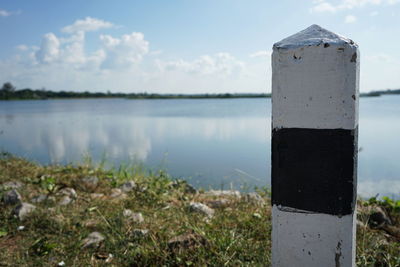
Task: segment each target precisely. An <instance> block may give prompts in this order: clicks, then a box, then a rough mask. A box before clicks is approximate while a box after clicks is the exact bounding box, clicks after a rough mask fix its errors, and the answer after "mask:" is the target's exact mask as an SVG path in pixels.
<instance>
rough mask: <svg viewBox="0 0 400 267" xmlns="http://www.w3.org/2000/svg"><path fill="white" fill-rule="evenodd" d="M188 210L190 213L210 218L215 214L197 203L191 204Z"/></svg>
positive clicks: (210, 209) (205, 206)
mask: <svg viewBox="0 0 400 267" xmlns="http://www.w3.org/2000/svg"><path fill="white" fill-rule="evenodd" d="M189 210H190V211H192V212H198V213H201V214H204V215H207V216H208V217H212V216H213V215H214V213H215V211H214V210H213V209H212V208H210V207H208V206H207V205H204V204H203V203H199V202H191V203H190V205H189Z"/></svg>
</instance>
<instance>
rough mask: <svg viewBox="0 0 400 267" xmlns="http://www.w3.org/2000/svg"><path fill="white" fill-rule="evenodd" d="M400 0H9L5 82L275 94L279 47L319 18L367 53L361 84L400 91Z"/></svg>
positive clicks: (3, 47)
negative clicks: (273, 60)
mask: <svg viewBox="0 0 400 267" xmlns="http://www.w3.org/2000/svg"><path fill="white" fill-rule="evenodd" d="M399 21H400V0H309V1H306V0H300V1H299V0H297V1H295V0H281V1H266V0H201V1H200V0H169V1H165V0H146V1H138V0H118V1H106V0H85V1H82V0H79V1H78V0H68V1H54V0H51V1H50V0H48V1H45V0H37V1H31V0H25V1H22V0H2V1H0V36H1V39H0V84H3V83H5V82H11V83H12V84H14V85H15V86H16V87H17V88H32V89H39V88H45V89H48V90H54V91H60V90H67V91H91V92H94V91H102V92H106V91H111V92H150V93H186V94H192V93H226V92H227V93H235V92H236V93H237V92H240V93H260V92H264V93H265V92H270V91H271V66H270V65H271V60H270V57H271V50H272V45H273V44H274V43H275V42H278V41H280V40H281V39H283V38H286V37H288V36H290V35H292V34H294V33H296V32H298V31H300V30H303V29H305V28H307V27H308V26H310V25H312V24H318V25H320V26H322V27H324V28H326V29H328V30H330V31H333V32H336V33H339V34H341V35H344V36H346V37H348V38H351V39H352V40H354V41H355V42H356V43H358V45H359V47H360V51H361V63H360V64H361V71H360V90H361V92H368V91H371V90H380V89H388V88H391V89H397V88H400V75H399V74H400V26H399V25H400V22H399Z"/></svg>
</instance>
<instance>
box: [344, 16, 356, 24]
mask: <svg viewBox="0 0 400 267" xmlns="http://www.w3.org/2000/svg"><path fill="white" fill-rule="evenodd" d="M356 21H357V18H356V17H355V16H353V15H347V16H346V17H345V18H344V22H345V23H354V22H356Z"/></svg>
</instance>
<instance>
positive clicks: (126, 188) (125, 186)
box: [120, 181, 136, 193]
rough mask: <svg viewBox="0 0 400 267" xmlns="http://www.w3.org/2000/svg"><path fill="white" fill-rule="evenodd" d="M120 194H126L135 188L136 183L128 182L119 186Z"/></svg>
mask: <svg viewBox="0 0 400 267" xmlns="http://www.w3.org/2000/svg"><path fill="white" fill-rule="evenodd" d="M120 188H121V190H122V192H124V193H128V192H130V191H132V190H133V189H135V188H136V183H135V182H134V181H128V182H126V183H124V184H122V185H121V186H120Z"/></svg>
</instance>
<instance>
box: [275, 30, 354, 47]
mask: <svg viewBox="0 0 400 267" xmlns="http://www.w3.org/2000/svg"><path fill="white" fill-rule="evenodd" d="M321 44H329V45H344V44H348V45H351V46H355V47H357V44H356V43H354V42H353V41H352V40H351V39H348V38H346V37H343V36H341V35H339V34H336V33H334V32H331V31H328V30H326V29H324V28H322V27H321V26H319V25H317V24H313V25H311V26H310V27H308V28H307V29H305V30H302V31H300V32H298V33H296V34H293V35H291V36H289V37H287V38H285V39H283V40H282V41H280V42H277V43H275V44H274V46H273V48H274V49H296V48H299V47H304V46H318V45H321Z"/></svg>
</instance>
